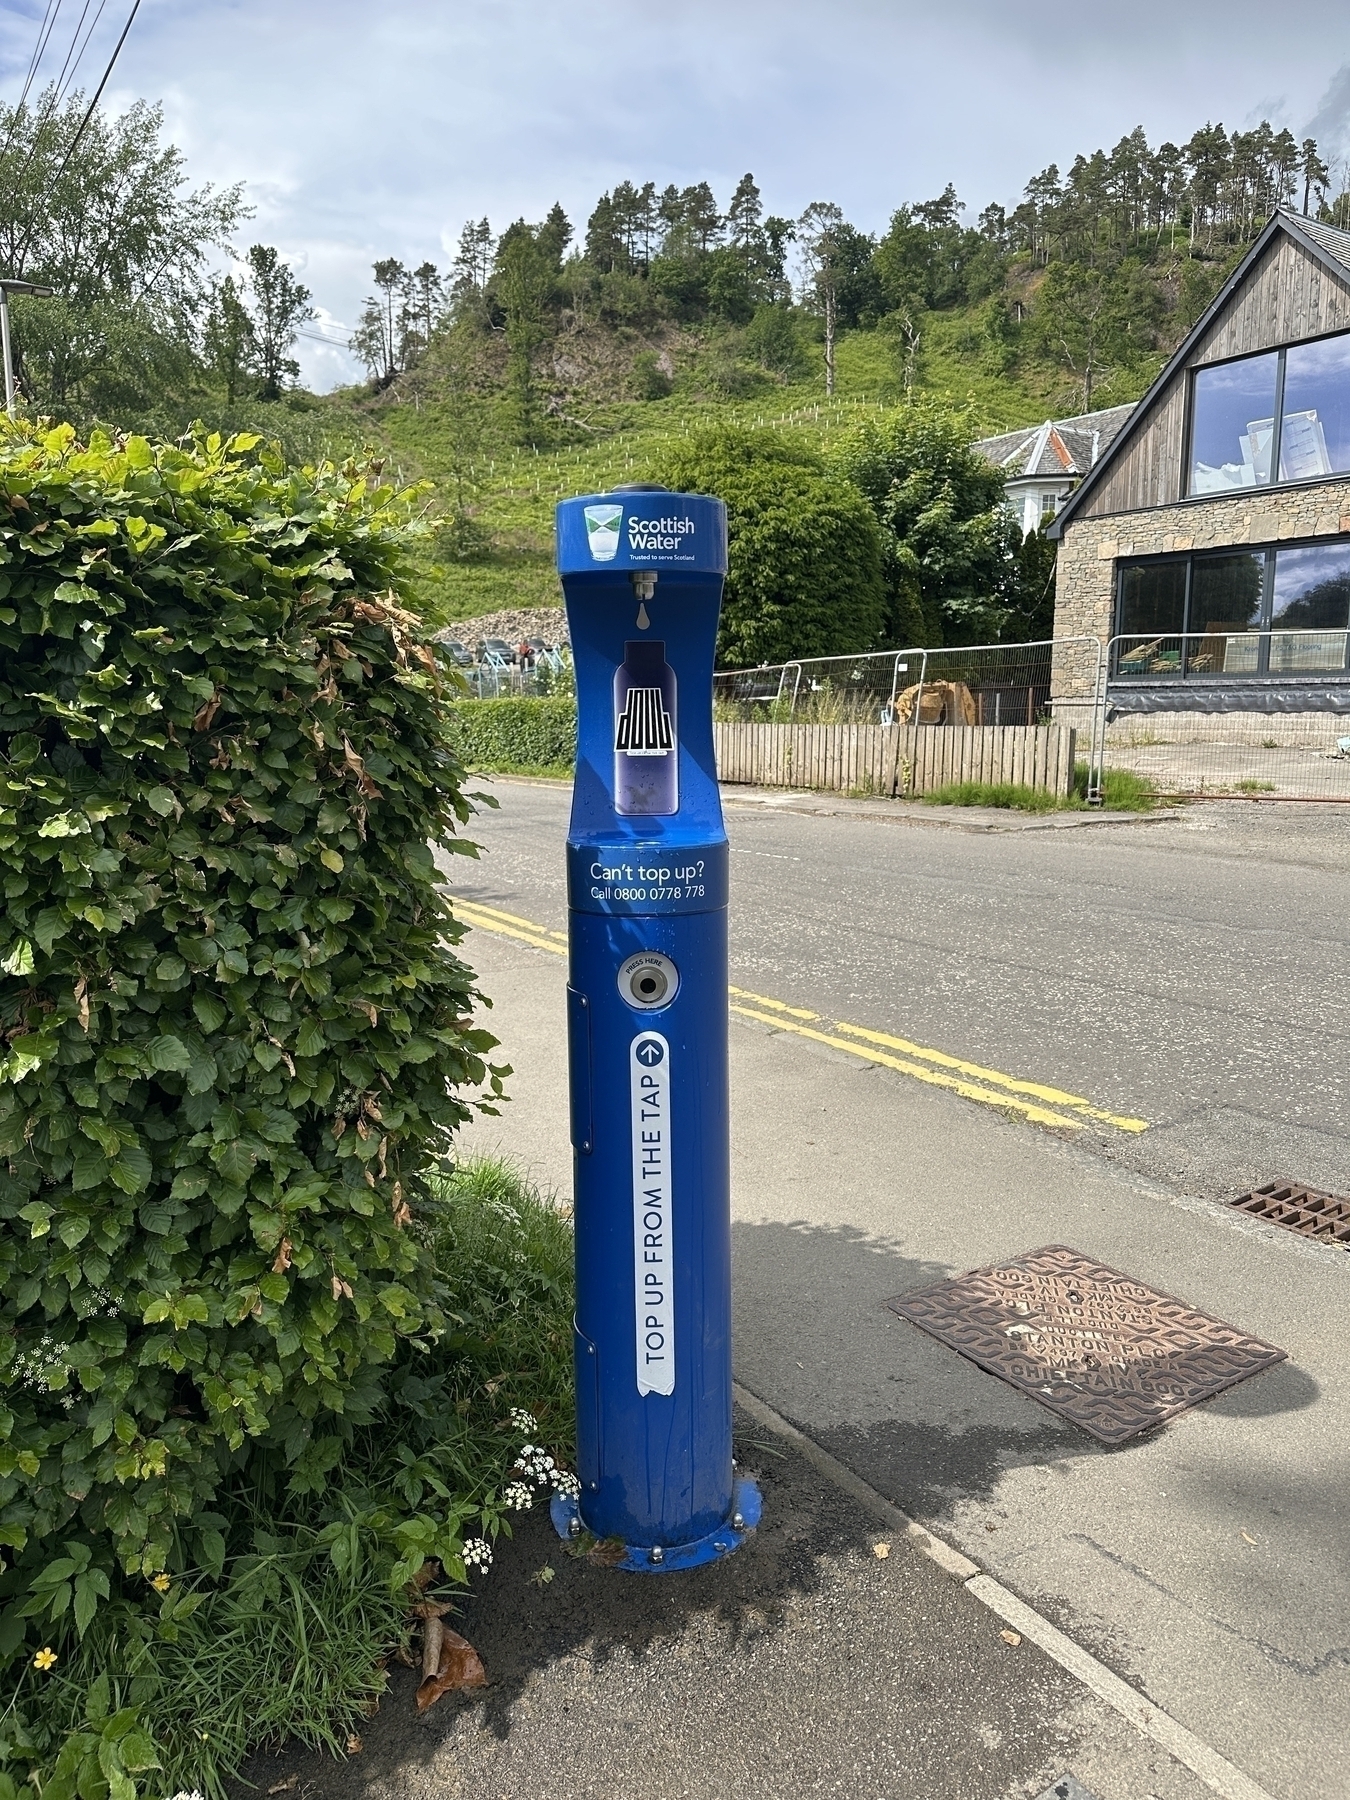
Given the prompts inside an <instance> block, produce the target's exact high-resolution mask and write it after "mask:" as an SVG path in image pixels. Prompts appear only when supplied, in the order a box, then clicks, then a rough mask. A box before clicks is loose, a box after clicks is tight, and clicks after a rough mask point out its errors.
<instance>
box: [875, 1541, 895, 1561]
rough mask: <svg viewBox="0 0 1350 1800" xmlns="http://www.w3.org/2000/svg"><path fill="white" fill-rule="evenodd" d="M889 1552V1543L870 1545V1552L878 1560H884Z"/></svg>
mask: <svg viewBox="0 0 1350 1800" xmlns="http://www.w3.org/2000/svg"><path fill="white" fill-rule="evenodd" d="M890 1553H891V1547H890V1545H889V1544H873V1546H872V1554H873V1556H875V1557H876V1558H877V1560H878V1562H885V1560H886V1558H887V1557H888V1556H889V1555H890Z"/></svg>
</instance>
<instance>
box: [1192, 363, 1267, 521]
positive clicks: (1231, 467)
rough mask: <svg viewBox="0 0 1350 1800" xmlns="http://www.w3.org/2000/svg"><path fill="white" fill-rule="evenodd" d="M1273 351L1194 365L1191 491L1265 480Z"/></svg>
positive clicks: (1215, 491)
mask: <svg viewBox="0 0 1350 1800" xmlns="http://www.w3.org/2000/svg"><path fill="white" fill-rule="evenodd" d="M1279 362H1280V357H1279V352H1278V351H1276V350H1271V351H1268V352H1267V353H1266V354H1265V355H1264V356H1244V357H1242V358H1241V359H1240V360H1239V361H1237V362H1229V363H1220V364H1218V366H1217V367H1215V368H1212V369H1199V370H1197V371H1196V376H1195V389H1194V397H1193V402H1192V410H1191V480H1190V491H1191V493H1193V494H1221V493H1226V492H1228V491H1229V490H1230V489H1232V488H1252V487H1259V486H1261V485H1263V484H1264V483H1266V482H1268V481H1269V480H1270V442H1271V438H1272V436H1273V435H1274V429H1275V382H1276V377H1277V376H1278V374H1279Z"/></svg>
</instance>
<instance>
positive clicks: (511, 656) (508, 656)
mask: <svg viewBox="0 0 1350 1800" xmlns="http://www.w3.org/2000/svg"><path fill="white" fill-rule="evenodd" d="M490 657H492V658H495V659H496V660H497V661H498V662H504V663H507V664H508V665H509V664H511V663H513V662H514V661H515V660H516V653H515V651H514V650H513V649H512V648H511V646H510V644H508V643H507V641H506V639H505V638H499V637H491V638H484V639H483V642H482V643H481V644H480V645H479V646H478V660H479V662H487V661H488V659H489V658H490Z"/></svg>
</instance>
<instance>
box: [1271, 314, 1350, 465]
mask: <svg viewBox="0 0 1350 1800" xmlns="http://www.w3.org/2000/svg"><path fill="white" fill-rule="evenodd" d="M1347 469H1350V335H1345V334H1342V335H1341V336H1339V337H1331V338H1319V339H1318V340H1317V342H1316V343H1314V344H1291V345H1290V346H1289V349H1288V350H1287V351H1286V352H1285V365H1284V410H1283V415H1282V418H1281V422H1280V480H1281V481H1306V480H1308V479H1310V478H1311V477H1313V476H1316V475H1339V474H1341V473H1343V472H1344V471H1345V470H1347Z"/></svg>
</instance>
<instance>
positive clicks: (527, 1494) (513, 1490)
mask: <svg viewBox="0 0 1350 1800" xmlns="http://www.w3.org/2000/svg"><path fill="white" fill-rule="evenodd" d="M502 1504H503V1505H504V1506H506V1507H508V1508H509V1509H510V1510H511V1511H512V1512H528V1511H529V1510H530V1508H531V1507H532V1506H533V1505H534V1489H533V1488H532V1487H531V1486H530V1485H529V1484H528V1482H524V1481H512V1482H510V1483H508V1485H507V1488H506V1492H505V1493H504V1494H503V1495H502Z"/></svg>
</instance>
